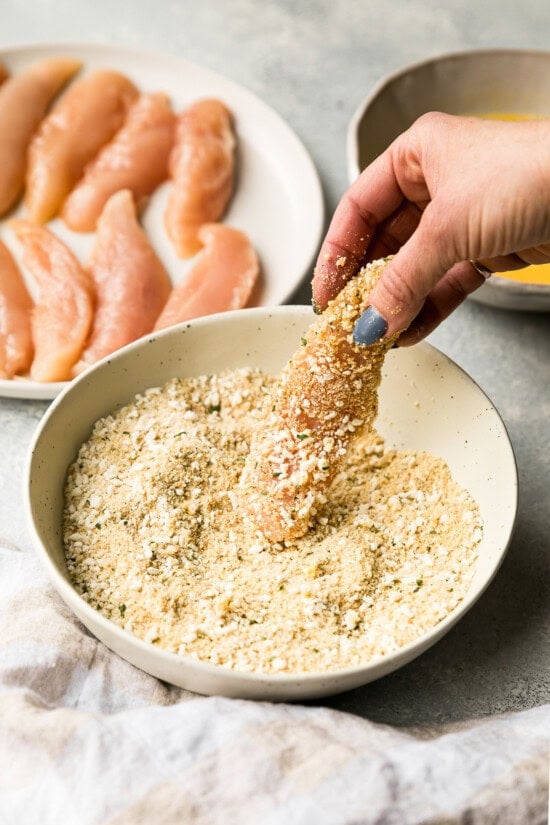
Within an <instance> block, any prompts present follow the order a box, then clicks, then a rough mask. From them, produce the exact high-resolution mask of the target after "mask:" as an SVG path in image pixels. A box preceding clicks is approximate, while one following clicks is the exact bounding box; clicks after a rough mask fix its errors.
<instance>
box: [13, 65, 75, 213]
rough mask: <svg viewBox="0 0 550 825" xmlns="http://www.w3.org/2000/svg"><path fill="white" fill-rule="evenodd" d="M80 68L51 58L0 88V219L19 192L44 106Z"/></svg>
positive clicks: (26, 70) (15, 199) (15, 76)
mask: <svg viewBox="0 0 550 825" xmlns="http://www.w3.org/2000/svg"><path fill="white" fill-rule="evenodd" d="M81 66H82V63H81V62H80V61H79V60H73V59H72V58H69V57H53V58H51V59H49V60H42V61H41V62H40V63H36V64H35V65H33V66H29V68H28V69H24V70H23V71H22V72H20V73H19V74H16V75H14V76H13V77H10V78H9V80H6V82H5V83H3V84H2V85H1V86H0V215H3V214H5V213H6V212H8V210H9V209H11V207H12V206H13V205H14V204H15V202H16V201H17V199H18V197H19V196H20V194H21V192H22V191H23V184H24V181H25V171H26V167H27V150H28V147H29V143H30V141H31V138H32V136H33V135H34V133H35V132H36V129H37V128H38V125H39V124H40V121H41V120H42V118H43V117H44V115H45V114H46V110H47V108H48V106H49V105H50V103H51V101H52V99H53V98H54V97H55V95H56V94H57V93H58V91H59V90H60V89H61V87H62V86H63V85H64V84H65V83H66V82H67V81H68V80H69V79H70V78H71V77H72V76H73V75H74V74H75V72H77V71H78V70H79V69H80V67H81Z"/></svg>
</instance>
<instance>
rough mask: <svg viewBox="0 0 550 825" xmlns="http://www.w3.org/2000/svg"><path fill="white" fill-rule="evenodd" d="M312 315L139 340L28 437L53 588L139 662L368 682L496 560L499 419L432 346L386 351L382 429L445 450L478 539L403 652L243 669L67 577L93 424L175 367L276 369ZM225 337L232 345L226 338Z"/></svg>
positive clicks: (197, 685)
mask: <svg viewBox="0 0 550 825" xmlns="http://www.w3.org/2000/svg"><path fill="white" fill-rule="evenodd" d="M312 320H313V316H312V311H311V308H308V307H275V308H273V309H271V310H269V309H261V308H260V309H249V310H241V311H240V312H228V313H225V314H223V315H213V316H210V317H208V318H201V319H198V320H196V321H193V322H191V324H190V325H189V327H187V326H184V325H182V326H179V327H174V328H172V329H169V330H166V331H165V332H162V333H159V334H158V335H156V336H154V337H150V338H143V339H141V341H138V342H136V343H134V344H130V345H129V346H127V347H125V348H124V349H122V350H120V351H119V352H117V353H115V354H114V355H113V356H111V358H110V359H108V360H104V361H102V362H100V363H99V364H98V365H97V366H94V367H92V369H91V370H89V371H88V372H87V373H84V374H83V375H82V376H80V377H79V378H78V379H76V380H75V381H74V382H72V383H71V384H70V385H69V387H68V388H67V389H66V390H65V391H64V392H63V393H62V394H61V395H60V396H59V398H58V399H57V400H56V401H55V402H54V403H53V404H52V406H51V407H50V409H49V410H48V412H47V413H46V415H45V416H44V418H43V419H42V422H41V424H40V426H39V428H38V432H37V433H36V436H35V439H34V442H33V444H32V446H31V451H30V455H29V461H28V466H27V475H26V491H25V496H26V505H27V517H28V520H29V527H30V529H31V532H32V534H33V536H34V540H35V544H36V547H37V550H38V553H39V555H40V557H41V559H42V561H43V563H44V564H45V565H46V567H47V569H48V572H49V574H50V576H51V578H52V581H53V584H54V586H55V587H56V588H57V590H58V592H59V593H60V595H61V596H62V597H63V599H64V600H65V601H66V603H67V604H68V605H69V606H70V607H71V609H72V610H73V611H74V612H75V613H76V615H77V616H78V617H79V619H80V620H81V621H82V622H83V623H84V624H85V625H86V627H88V628H89V629H90V630H91V632H92V633H94V634H95V635H96V636H97V637H98V638H99V639H101V640H102V641H103V642H104V643H105V644H106V645H107V646H108V647H110V648H111V649H112V650H114V651H115V652H116V653H118V654H119V655H120V656H122V657H123V658H124V659H127V660H128V661H129V662H132V664H134V665H136V666H137V667H140V668H142V669H143V670H145V671H147V672H148V673H151V674H153V675H154V676H157V677H159V678H160V679H164V680H165V681H167V682H170V683H172V684H175V685H179V686H181V687H185V688H188V689H189V690H193V691H197V692H199V693H206V694H222V695H225V696H239V697H243V698H255V699H277V700H283V699H284V700H287V699H306V698H312V697H317V696H326V695H329V694H332V693H338V692H340V691H343V690H349V689H351V688H355V687H358V686H359V685H363V684H366V683H367V682H370V681H372V680H374V679H378V678H379V677H381V676H385V675H386V674H387V673H390V672H392V671H393V670H396V669H397V668H399V667H401V666H402V665H405V664H407V662H410V661H411V660H412V659H414V658H415V657H416V656H418V655H419V654H420V653H422V652H423V651H425V650H426V649H427V648H429V647H430V646H431V645H433V644H434V642H436V641H437V640H438V639H440V638H441V637H442V636H443V635H444V634H445V633H446V632H447V631H448V630H449V629H450V628H451V627H452V626H453V625H454V624H455V622H457V621H458V619H460V617H461V616H463V615H464V613H466V611H467V610H469V608H470V607H472V605H473V604H474V602H475V601H476V600H477V598H478V597H479V596H480V595H481V593H482V592H483V591H484V590H485V588H486V587H487V585H488V584H489V582H490V581H491V579H492V578H493V576H494V575H495V573H496V571H497V569H498V566H499V565H500V563H501V561H502V559H503V557H504V553H505V551H506V548H507V546H508V542H509V540H510V536H511V533H512V529H513V525H514V520H515V515H516V508H517V472H516V465H515V460H514V454H513V452H512V447H511V445H510V442H509V439H508V436H507V434H506V430H505V428H504V425H503V423H502V421H501V419H500V417H499V415H498V413H497V411H496V410H495V408H494V407H493V405H492V404H491V402H490V401H489V399H488V398H487V396H486V395H484V393H483V392H482V391H481V389H480V388H479V387H478V386H477V385H476V384H475V383H474V381H473V380H472V379H471V378H470V377H469V376H468V375H466V373H464V372H463V371H462V370H461V369H460V368H459V367H457V365H456V364H454V363H453V362H452V361H450V360H449V359H448V358H447V357H446V356H445V355H443V354H442V353H440V352H438V351H437V350H436V349H434V348H433V347H431V346H429V345H428V344H419V345H418V346H416V347H413V348H410V349H398V350H394V351H392V352H390V354H389V355H388V358H387V361H386V365H385V369H384V379H383V382H382V387H381V396H380V414H379V419H378V428H379V431H380V432H381V434H382V435H383V436H384V437H385V438H386V439H387V442H388V444H391V445H394V446H396V447H398V448H410V449H415V450H428V451H429V452H431V453H434V454H435V455H439V456H442V457H443V458H444V459H445V460H446V461H447V463H448V464H449V467H450V468H451V471H452V474H453V476H454V478H455V479H456V480H457V481H458V482H459V483H460V484H461V485H462V486H463V487H465V488H466V489H467V490H468V491H469V492H470V493H471V495H472V496H473V497H474V498H475V500H476V501H477V502H478V504H479V507H480V510H481V515H482V518H483V522H484V530H483V539H482V542H481V544H480V546H479V559H478V562H477V565H476V570H475V574H474V579H473V582H472V584H471V586H470V589H469V591H468V593H467V595H466V597H465V599H464V601H463V602H462V603H461V604H460V605H459V606H458V607H457V608H456V609H455V610H454V611H453V612H452V613H450V614H449V615H448V616H447V617H446V618H445V619H444V620H443V621H442V622H440V624H438V625H437V626H436V627H434V628H433V629H432V630H430V631H429V632H428V633H426V634H425V635H423V636H421V637H419V638H418V639H417V640H416V641H414V642H412V643H410V644H408V645H406V646H405V647H403V648H401V649H400V650H399V651H397V652H396V653H392V654H391V655H388V656H385V657H380V658H378V659H375V660H373V661H371V662H369V663H368V664H365V665H364V666H362V667H353V668H347V669H345V670H344V669H343V670H339V671H337V672H334V673H308V674H295V675H276V676H266V675H263V674H253V673H240V672H237V671H234V670H229V669H227V668H224V667H221V666H217V665H211V664H208V663H205V662H199V661H197V660H196V659H193V658H191V657H185V656H178V655H176V654H174V653H169V652H167V651H164V650H160V649H159V648H157V647H154V646H153V645H151V644H148V643H146V642H143V641H141V640H140V639H138V638H136V637H135V636H132V635H131V634H130V633H127V632H125V631H124V630H122V629H121V628H120V627H118V626H117V625H115V624H113V623H111V622H110V621H109V620H108V619H107V618H105V617H104V616H102V615H101V614H100V613H98V612H96V611H95V610H94V609H93V608H91V607H90V606H89V605H88V604H87V603H86V602H85V601H83V599H81V597H80V596H79V595H78V594H77V593H76V591H75V590H74V589H73V587H72V585H71V584H70V582H69V579H68V575H67V571H66V567H65V557H64V552H63V542H62V511H63V485H64V481H65V474H66V471H67V467H68V465H69V464H70V463H71V462H72V461H73V460H74V458H75V456H76V453H77V451H78V448H79V447H80V445H81V443H82V442H83V441H84V440H85V439H86V438H87V437H88V436H89V434H90V431H91V428H92V425H93V423H94V422H95V421H96V420H97V419H98V418H99V417H101V416H104V415H106V414H107V413H109V412H111V411H112V410H114V409H115V408H118V407H120V406H122V405H123V404H125V403H127V402H129V401H130V400H131V399H132V398H133V396H134V395H135V394H136V393H138V392H142V391H143V390H145V389H146V388H147V387H150V386H158V385H159V384H162V383H164V382H166V381H168V380H169V379H170V378H172V377H173V376H192V375H200V374H203V373H214V372H220V371H221V370H224V369H231V368H235V367H241V366H247V365H248V366H258V367H261V368H263V369H264V370H266V371H268V372H271V373H276V372H278V371H279V370H280V369H281V367H282V366H283V364H284V363H285V362H286V360H287V359H288V358H289V356H290V355H291V354H292V352H293V351H294V350H295V349H296V346H297V345H298V346H299V341H300V337H301V336H302V335H304V333H305V331H306V330H307V328H308V327H309V325H310V324H311V322H312ZM228 342H230V344H228Z"/></svg>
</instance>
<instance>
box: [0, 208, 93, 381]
mask: <svg viewBox="0 0 550 825" xmlns="http://www.w3.org/2000/svg"><path fill="white" fill-rule="evenodd" d="M10 226H11V227H12V229H13V231H14V233H15V235H16V237H17V238H18V240H19V241H21V243H22V244H23V263H24V265H25V267H26V269H27V271H28V273H29V274H30V276H31V277H32V279H33V281H34V283H35V284H36V287H37V290H38V297H37V301H36V304H35V307H34V309H33V312H32V336H33V342H34V349H35V354H34V360H33V362H32V365H31V378H33V379H34V380H35V381H67V380H68V379H69V378H70V377H71V369H72V367H73V365H74V364H75V363H76V361H77V360H78V358H79V356H80V353H81V352H82V349H83V347H84V343H85V341H86V339H87V337H88V334H89V332H90V327H91V325H92V316H93V284H92V280H91V278H90V276H89V275H88V273H87V272H86V271H85V270H84V269H83V268H82V267H81V265H80V263H79V262H78V261H77V259H76V258H75V256H74V255H73V253H72V252H71V251H70V250H69V249H67V247H66V246H65V244H64V243H62V242H61V241H60V240H59V238H56V236H55V235H53V234H52V233H51V232H49V231H48V230H47V229H45V228H44V227H43V226H38V225H37V224H33V223H31V222H30V221H24V220H21V219H14V220H12V221H10Z"/></svg>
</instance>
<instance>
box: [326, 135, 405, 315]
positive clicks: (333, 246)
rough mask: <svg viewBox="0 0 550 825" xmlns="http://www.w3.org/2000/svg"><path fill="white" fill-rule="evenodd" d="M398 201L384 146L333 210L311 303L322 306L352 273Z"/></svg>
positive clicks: (395, 183)
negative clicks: (382, 150)
mask: <svg viewBox="0 0 550 825" xmlns="http://www.w3.org/2000/svg"><path fill="white" fill-rule="evenodd" d="M402 202H403V194H402V192H401V189H400V188H399V185H398V183H397V180H396V177H395V174H394V171H393V164H392V157H391V150H388V151H386V152H384V153H383V154H382V155H380V157H378V158H377V159H376V160H375V161H374V162H373V163H372V164H371V165H370V166H368V167H367V169H365V171H364V172H363V173H362V174H361V175H360V176H359V178H358V179H357V180H356V181H355V183H354V184H353V185H352V186H351V188H350V189H348V191H347V192H346V194H345V195H344V197H343V198H342V200H341V201H340V203H339V205H338V207H337V209H336V212H335V213H334V217H333V218H332V221H331V224H330V226H329V229H328V232H327V235H326V238H325V241H324V243H323V245H322V247H321V251H320V253H319V257H318V258H317V264H316V266H315V273H314V276H313V283H312V287H313V302H314V304H316V305H317V306H318V307H319V308H321V309H324V307H325V306H326V305H327V303H328V301H329V300H331V299H332V298H334V297H335V296H336V295H337V294H338V292H339V291H340V290H341V288H342V287H343V286H344V284H345V283H346V282H347V281H348V280H349V279H350V278H351V277H352V276H353V275H355V273H356V272H357V270H358V269H359V267H360V266H361V264H362V263H363V262H364V261H365V259H366V257H367V254H368V250H369V246H370V245H371V243H372V241H373V238H374V236H375V233H376V230H377V228H378V227H379V225H380V224H381V223H382V222H383V221H384V220H386V219H387V218H389V217H390V216H391V215H392V213H394V212H395V211H396V210H397V209H398V207H399V206H400V205H401V204H402Z"/></svg>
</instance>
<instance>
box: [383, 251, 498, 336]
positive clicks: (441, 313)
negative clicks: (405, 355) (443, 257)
mask: <svg viewBox="0 0 550 825" xmlns="http://www.w3.org/2000/svg"><path fill="white" fill-rule="evenodd" d="M484 283H485V279H484V278H483V276H482V275H480V274H479V273H478V272H477V271H476V270H475V269H474V267H473V266H472V265H471V264H470V263H469V262H468V261H463V262H462V263H459V264H455V265H454V266H453V267H451V269H450V270H449V271H448V272H447V273H446V274H445V275H444V276H443V278H442V279H441V280H440V281H439V282H438V283H437V284H436V285H435V287H434V288H433V289H432V291H431V292H430V294H429V295H428V297H427V298H426V300H425V302H424V305H423V306H422V309H421V310H420V312H419V313H418V315H417V316H416V318H415V319H414V321H413V322H412V323H411V325H410V326H409V328H408V329H407V330H405V332H404V333H403V334H402V335H400V336H399V339H398V341H397V343H398V345H399V346H400V347H410V346H412V345H413V344H416V343H418V341H421V340H422V339H423V338H425V337H426V336H427V335H429V334H430V332H433V330H434V329H435V328H436V327H437V326H439V324H440V323H441V321H444V320H445V318H447V317H448V316H449V315H450V314H451V313H452V312H453V311H454V310H455V309H456V308H457V306H459V305H460V304H461V303H462V301H463V300H464V299H465V298H466V296H467V295H470V294H471V293H472V292H475V290H476V289H478V288H479V287H480V286H481V285H482V284H484Z"/></svg>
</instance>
